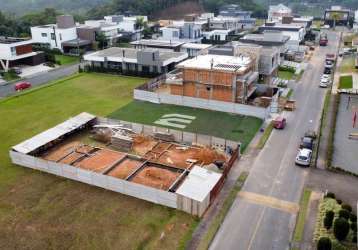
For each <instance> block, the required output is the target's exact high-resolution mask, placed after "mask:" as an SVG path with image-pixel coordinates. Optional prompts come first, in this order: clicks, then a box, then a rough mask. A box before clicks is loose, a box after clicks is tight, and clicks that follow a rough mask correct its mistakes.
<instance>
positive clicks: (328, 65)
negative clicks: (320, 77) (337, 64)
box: [324, 60, 334, 69]
mask: <svg viewBox="0 0 358 250" xmlns="http://www.w3.org/2000/svg"><path fill="white" fill-rule="evenodd" d="M333 66H334V62H332V61H328V60H326V64H325V65H324V67H325V68H329V69H331V68H333Z"/></svg>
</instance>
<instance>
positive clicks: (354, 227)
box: [351, 222, 357, 232]
mask: <svg viewBox="0 0 358 250" xmlns="http://www.w3.org/2000/svg"><path fill="white" fill-rule="evenodd" d="M351 229H352V231H353V232H357V222H352V224H351Z"/></svg>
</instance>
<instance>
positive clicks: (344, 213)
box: [338, 209, 350, 220]
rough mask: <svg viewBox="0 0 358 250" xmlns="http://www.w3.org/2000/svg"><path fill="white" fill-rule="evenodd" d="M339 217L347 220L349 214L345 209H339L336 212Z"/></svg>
mask: <svg viewBox="0 0 358 250" xmlns="http://www.w3.org/2000/svg"><path fill="white" fill-rule="evenodd" d="M338 215H339V217H341V218H344V219H346V220H349V215H350V212H349V211H348V210H346V209H341V210H339V212H338Z"/></svg>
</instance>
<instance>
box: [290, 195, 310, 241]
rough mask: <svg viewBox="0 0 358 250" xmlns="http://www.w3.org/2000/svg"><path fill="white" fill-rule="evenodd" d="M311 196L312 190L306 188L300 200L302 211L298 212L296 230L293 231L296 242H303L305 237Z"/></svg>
mask: <svg viewBox="0 0 358 250" xmlns="http://www.w3.org/2000/svg"><path fill="white" fill-rule="evenodd" d="M310 197H311V190H309V189H305V190H304V191H303V194H302V197H301V200H300V211H299V213H298V217H297V221H296V227H295V231H294V233H293V240H294V241H295V242H301V241H302V237H303V230H304V227H305V222H306V215H307V210H308V204H309V200H310Z"/></svg>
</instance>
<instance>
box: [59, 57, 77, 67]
mask: <svg viewBox="0 0 358 250" xmlns="http://www.w3.org/2000/svg"><path fill="white" fill-rule="evenodd" d="M55 58H56V61H59V62H60V64H61V65H66V64H74V63H77V62H79V58H78V57H77V56H67V55H55Z"/></svg>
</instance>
